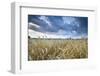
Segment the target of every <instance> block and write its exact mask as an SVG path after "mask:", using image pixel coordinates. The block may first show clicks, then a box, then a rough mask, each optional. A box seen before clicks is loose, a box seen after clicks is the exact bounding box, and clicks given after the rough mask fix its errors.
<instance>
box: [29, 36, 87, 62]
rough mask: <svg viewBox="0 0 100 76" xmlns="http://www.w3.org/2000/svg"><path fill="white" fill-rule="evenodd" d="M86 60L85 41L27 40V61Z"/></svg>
mask: <svg viewBox="0 0 100 76" xmlns="http://www.w3.org/2000/svg"><path fill="white" fill-rule="evenodd" d="M80 58H88V41H87V39H76V40H74V39H63V40H62V39H40V38H38V39H32V38H29V39H28V60H29V61H31V60H55V59H80Z"/></svg>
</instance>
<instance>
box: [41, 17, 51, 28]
mask: <svg viewBox="0 0 100 76" xmlns="http://www.w3.org/2000/svg"><path fill="white" fill-rule="evenodd" d="M39 19H40V20H42V21H44V22H45V23H47V24H48V26H50V27H52V24H51V22H50V21H49V18H48V17H46V16H40V17H39Z"/></svg>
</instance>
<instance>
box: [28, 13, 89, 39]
mask: <svg viewBox="0 0 100 76" xmlns="http://www.w3.org/2000/svg"><path fill="white" fill-rule="evenodd" d="M28 30H29V35H30V36H31V37H33V38H34V37H35V38H38V37H43V36H44V37H46V38H81V37H85V38H87V37H88V17H76V16H46V15H28Z"/></svg>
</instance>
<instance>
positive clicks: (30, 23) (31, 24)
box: [28, 22, 40, 28]
mask: <svg viewBox="0 0 100 76" xmlns="http://www.w3.org/2000/svg"><path fill="white" fill-rule="evenodd" d="M28 26H29V27H31V26H33V27H36V28H40V26H39V25H37V24H34V23H32V22H29V23H28Z"/></svg>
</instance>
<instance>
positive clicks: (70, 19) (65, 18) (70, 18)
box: [62, 17, 75, 24]
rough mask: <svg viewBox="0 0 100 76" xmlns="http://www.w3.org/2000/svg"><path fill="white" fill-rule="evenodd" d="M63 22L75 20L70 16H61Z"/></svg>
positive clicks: (68, 22)
mask: <svg viewBox="0 0 100 76" xmlns="http://www.w3.org/2000/svg"><path fill="white" fill-rule="evenodd" d="M62 19H63V21H64V24H71V23H72V22H73V21H75V18H72V17H62Z"/></svg>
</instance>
